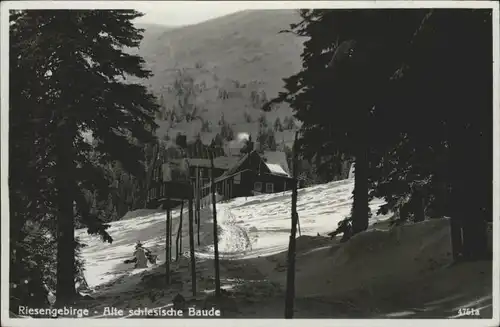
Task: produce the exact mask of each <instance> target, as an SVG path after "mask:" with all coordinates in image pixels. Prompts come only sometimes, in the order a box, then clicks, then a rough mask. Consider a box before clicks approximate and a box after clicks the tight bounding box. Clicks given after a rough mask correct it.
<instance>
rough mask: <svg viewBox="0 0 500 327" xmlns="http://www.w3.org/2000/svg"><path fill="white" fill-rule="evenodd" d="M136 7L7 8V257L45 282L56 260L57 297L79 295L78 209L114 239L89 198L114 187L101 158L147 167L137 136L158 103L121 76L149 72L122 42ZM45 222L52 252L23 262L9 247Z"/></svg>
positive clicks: (129, 41)
mask: <svg viewBox="0 0 500 327" xmlns="http://www.w3.org/2000/svg"><path fill="white" fill-rule="evenodd" d="M140 16H141V14H140V13H138V12H135V11H132V10H26V11H16V12H12V13H11V17H10V20H11V25H10V54H11V55H10V147H9V158H10V160H11V161H10V165H9V167H10V171H9V173H10V179H9V188H10V199H11V200H10V201H11V205H10V210H11V227H12V228H11V236H12V237H11V250H12V251H13V253H11V261H13V262H14V266H15V267H17V269H19V270H17V271H16V273H15V274H14V275H15V276H22V275H23V274H26V273H29V274H32V276H35V275H36V276H38V277H36V280H37V284H38V285H43V284H45V285H47V284H48V282H47V281H46V278H47V277H48V275H47V269H49V268H48V267H49V266H50V267H51V268H50V269H53V268H54V267H53V265H54V263H55V264H56V266H57V267H56V268H57V278H56V280H57V287H56V289H57V290H56V295H57V301H58V303H59V304H64V303H68V302H70V301H72V300H73V299H74V297H75V295H76V294H75V278H74V277H75V274H76V272H77V271H78V269H77V267H78V261H76V262H75V256H76V254H77V252H78V251H77V249H78V245H77V244H78V243H77V242H76V241H75V238H74V227H75V218H76V221H77V222H79V223H81V224H82V225H84V226H86V227H87V228H88V232H89V233H91V234H99V235H101V237H102V238H103V240H105V241H108V242H111V241H112V238H111V236H110V235H109V234H108V233H107V232H106V229H107V227H108V225H107V224H105V223H104V221H103V219H102V217H100V216H99V215H98V214H97V213H96V212H95V210H92V206H91V203H89V199H96V200H97V201H104V200H106V199H107V198H108V196H109V194H110V193H112V192H111V190H112V182H111V181H112V178H113V176H110V174H108V173H107V172H106V171H107V170H106V168H107V167H109V165H111V164H113V163H115V162H120V165H121V167H122V168H123V170H124V171H126V172H128V173H130V174H131V175H133V176H136V177H138V178H140V177H142V176H144V174H145V154H144V145H145V144H148V143H150V142H152V141H153V140H154V136H153V134H152V130H153V129H154V127H155V124H154V116H155V113H156V112H157V110H158V105H157V104H156V100H155V98H154V97H153V96H152V95H151V94H150V93H148V92H147V91H146V89H145V87H143V86H141V85H139V84H133V83H127V82H126V81H127V78H128V76H134V77H138V78H147V77H149V76H150V72H149V71H147V70H145V69H144V68H143V67H142V66H143V64H144V61H143V59H142V58H141V57H139V56H136V55H130V54H127V53H126V52H124V51H123V50H124V48H126V47H137V46H138V45H139V42H140V41H141V39H142V36H141V32H142V31H141V30H138V29H136V28H135V27H134V26H133V24H132V22H131V20H133V19H135V18H137V17H140ZM90 140H92V141H90ZM108 172H109V171H108ZM30 177H31V178H30ZM27 178H28V179H27ZM89 195H92V196H91V197H89ZM28 225H33V226H36V230H33V229H30V228H28V227H27V226H28ZM42 231H43V233H46V232H47V231H50V236H49V238H48V239H47V241H46V242H49V243H50V242H54V241H56V242H57V258H56V260H50V258H49V257H48V256H47V255H45V254H40V255H38V256H34V259H33V260H32V262H31V263H27V262H26V260H23V256H20V255H15V253H14V251H16V252H17V251H18V250H19V251H20V249H22V248H23V244H25V245H26V244H29V243H26V239H27V238H29V237H33V235H34V233H42ZM40 241H41V240H40ZM44 242H45V241H44ZM49 243H47V244H49ZM33 246H36V245H33ZM45 248H46V249H49V248H53V247H51V246H47V247H45ZM31 250H33V248H31ZM34 252H35V251H34ZM11 277H13V276H11ZM13 278H14V281H13V285H17V286H19V281H16V278H17V277H13ZM33 278H34V279H35V277H33ZM40 283H41V284H40ZM12 287H14V286H12ZM43 288H44V287H42V286H39V287H38V289H37V295H36V297H37V298H38V297H40V298H41V296H40V294H42V293H43V291H42V290H43ZM22 294H26V293H22ZM34 297H35V296H34ZM11 300H12V298H11ZM16 301H18V302H17V303H26V302H29V301H30V299H29V298H17V299H16Z"/></svg>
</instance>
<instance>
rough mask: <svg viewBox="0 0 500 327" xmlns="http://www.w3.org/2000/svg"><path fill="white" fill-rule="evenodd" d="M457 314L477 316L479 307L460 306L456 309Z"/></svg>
mask: <svg viewBox="0 0 500 327" xmlns="http://www.w3.org/2000/svg"><path fill="white" fill-rule="evenodd" d="M458 315H459V316H479V309H473V308H460V309H458Z"/></svg>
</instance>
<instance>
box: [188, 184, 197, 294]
mask: <svg viewBox="0 0 500 327" xmlns="http://www.w3.org/2000/svg"><path fill="white" fill-rule="evenodd" d="M191 195H192V189H191ZM188 206H189V251H190V254H191V285H192V289H193V296H196V263H195V260H196V258H195V256H194V230H193V197H192V196H191V197H190V198H189V204H188Z"/></svg>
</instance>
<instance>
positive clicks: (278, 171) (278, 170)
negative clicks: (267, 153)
mask: <svg viewBox="0 0 500 327" xmlns="http://www.w3.org/2000/svg"><path fill="white" fill-rule="evenodd" d="M266 166H267V168H269V170H270V171H271V173H273V174H277V175H283V176H288V177H290V176H289V175H288V173H287V172H286V171H285V170H284V169H283V168H282V167H281V166H280V165H278V164H272V163H267V162H266Z"/></svg>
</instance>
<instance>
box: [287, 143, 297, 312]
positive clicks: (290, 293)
mask: <svg viewBox="0 0 500 327" xmlns="http://www.w3.org/2000/svg"><path fill="white" fill-rule="evenodd" d="M296 144H297V134H295V142H294V148H295V149H294V151H293V164H292V167H293V187H292V216H291V222H292V227H291V232H290V241H289V244H288V267H287V275H286V295H285V318H287V319H291V318H293V307H294V300H295V246H296V240H295V238H296V236H297V223H298V219H299V215H298V213H297V166H298V165H297V146H296Z"/></svg>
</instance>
